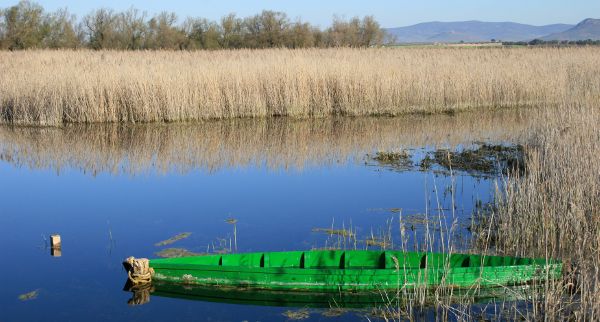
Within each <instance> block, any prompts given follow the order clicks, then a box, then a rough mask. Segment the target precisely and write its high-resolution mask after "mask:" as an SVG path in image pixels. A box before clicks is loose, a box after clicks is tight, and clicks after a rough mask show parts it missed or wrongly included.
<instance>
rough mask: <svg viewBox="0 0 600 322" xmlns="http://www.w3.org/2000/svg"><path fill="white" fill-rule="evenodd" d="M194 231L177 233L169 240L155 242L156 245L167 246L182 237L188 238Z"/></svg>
mask: <svg viewBox="0 0 600 322" xmlns="http://www.w3.org/2000/svg"><path fill="white" fill-rule="evenodd" d="M191 234H192V233H181V234H177V235H175V236H173V237H171V238H169V239H167V240H163V241H161V242H158V243H156V244H154V246H157V247H160V246H166V245H171V244H173V243H175V242H176V241H179V240H182V239H186V238H188V237H190V235H191Z"/></svg>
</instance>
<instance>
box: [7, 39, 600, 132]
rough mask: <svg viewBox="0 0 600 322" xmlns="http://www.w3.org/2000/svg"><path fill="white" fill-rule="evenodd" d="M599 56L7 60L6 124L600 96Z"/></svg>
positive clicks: (391, 111) (293, 54)
mask: <svg viewBox="0 0 600 322" xmlns="http://www.w3.org/2000/svg"><path fill="white" fill-rule="evenodd" d="M598 53H600V51H599V49H598V48H595V47H583V48H580V47H578V48H487V49H483V50H482V49H465V48H399V49H302V50H287V49H269V50H222V51H195V52H179V51H178V52H176V51H152V52H147V51H136V52H131V51H128V52H121V51H66V50H58V51H47V50H46V51H43V50H39V51H19V52H0V70H2V73H0V121H1V122H5V123H12V124H31V125H62V124H65V123H73V122H74V123H82V122H83V123H98V122H128V123H133V122H172V121H190V120H202V119H213V118H219V119H220V118H239V117H264V116H292V117H320V116H328V115H351V116H361V115H362V116H365V115H403V114H412V113H422V114H435V113H454V112H456V111H464V110H474V109H477V110H481V109H483V110H489V109H497V108H505V107H523V106H533V105H557V104H562V103H564V102H574V101H580V100H581V99H583V100H585V101H588V100H589V99H598V97H600V91H598V87H599V84H600V55H599V54H598Z"/></svg>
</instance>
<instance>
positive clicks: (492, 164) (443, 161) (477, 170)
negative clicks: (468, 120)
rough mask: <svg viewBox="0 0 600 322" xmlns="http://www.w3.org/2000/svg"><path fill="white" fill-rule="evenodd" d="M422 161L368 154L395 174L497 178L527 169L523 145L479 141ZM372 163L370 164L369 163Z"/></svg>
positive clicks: (401, 154) (391, 154)
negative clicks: (423, 173)
mask: <svg viewBox="0 0 600 322" xmlns="http://www.w3.org/2000/svg"><path fill="white" fill-rule="evenodd" d="M423 152H424V156H423V158H421V160H415V162H413V160H412V157H411V155H410V154H409V153H408V152H405V151H402V152H377V154H375V155H374V156H371V155H368V154H367V158H368V160H371V161H375V162H376V163H375V164H370V165H376V166H379V167H384V168H388V169H391V170H394V171H400V172H402V171H410V170H420V171H430V170H433V171H435V172H438V173H442V174H449V172H450V170H452V171H460V172H466V173H469V174H471V175H473V176H486V177H489V176H494V175H498V174H501V173H505V172H506V171H507V170H509V169H511V170H519V171H521V172H522V171H523V169H524V158H523V146H521V145H504V144H486V143H481V142H475V143H474V144H473V146H472V147H467V148H464V149H457V150H449V149H438V150H434V151H423ZM367 164H368V163H367Z"/></svg>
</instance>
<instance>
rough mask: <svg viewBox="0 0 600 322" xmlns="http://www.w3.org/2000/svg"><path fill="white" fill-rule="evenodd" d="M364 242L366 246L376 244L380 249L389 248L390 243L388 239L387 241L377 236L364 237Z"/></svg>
mask: <svg viewBox="0 0 600 322" xmlns="http://www.w3.org/2000/svg"><path fill="white" fill-rule="evenodd" d="M365 244H366V245H367V247H369V246H377V247H381V248H382V249H386V248H389V247H390V246H391V245H392V244H391V242H390V241H388V240H386V239H382V238H377V237H371V238H367V239H365Z"/></svg>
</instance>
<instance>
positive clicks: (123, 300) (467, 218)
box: [0, 111, 530, 322]
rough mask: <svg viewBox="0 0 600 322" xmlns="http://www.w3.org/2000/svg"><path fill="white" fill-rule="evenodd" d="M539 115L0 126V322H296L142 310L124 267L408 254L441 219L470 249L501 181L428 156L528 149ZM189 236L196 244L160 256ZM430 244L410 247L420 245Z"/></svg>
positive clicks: (172, 307) (263, 312)
mask: <svg viewBox="0 0 600 322" xmlns="http://www.w3.org/2000/svg"><path fill="white" fill-rule="evenodd" d="M529 119H530V118H529V117H528V116H527V114H526V113H525V114H523V113H522V112H516V111H509V112H502V113H488V114H486V115H481V114H468V113H467V114H460V115H457V116H424V117H417V116H414V117H405V118H326V119H316V120H290V119H285V118H278V119H269V120H264V119H256V120H233V121H212V122H205V123H195V124H188V123H182V124H159V125H156V124H155V125H152V124H150V125H114V124H113V125H94V126H67V127H64V128H34V127H10V126H0V201H1V208H0V244H1V245H2V246H3V256H2V258H3V260H2V265H0V285H1V288H0V321H2V322H5V321H38V320H44V321H81V320H85V321H106V320H115V321H137V320H144V321H165V320H169V321H198V320H206V321H280V320H285V319H286V316H284V315H283V313H285V312H286V311H288V310H296V308H289V307H270V306H259V305H241V304H229V303H214V302H203V301H191V300H184V299H173V298H165V297H159V296H151V298H150V301H149V302H148V303H146V304H144V305H138V306H130V305H128V304H127V302H128V300H129V299H130V298H131V296H132V294H131V293H130V292H125V291H124V290H123V286H124V284H125V281H126V273H125V271H124V270H123V269H122V266H121V262H122V260H123V259H124V258H126V257H128V256H132V255H133V256H136V257H156V255H155V253H157V252H159V251H161V250H163V249H165V248H170V247H177V248H185V249H187V250H189V251H192V252H199V253H203V252H222V251H227V250H228V249H230V248H233V251H235V247H236V246H237V251H238V252H247V251H248V252H249V251H284V250H309V249H314V248H331V247H339V248H347V249H350V248H355V247H356V248H359V249H364V248H365V247H367V246H366V244H365V240H366V239H369V238H373V237H374V238H375V239H378V240H379V239H384V240H389V241H390V242H392V243H394V245H398V243H399V235H400V233H399V229H400V228H399V227H400V226H399V220H400V215H401V216H402V218H403V220H405V222H406V226H407V227H408V228H410V229H411V231H412V232H413V233H412V234H414V235H415V236H418V234H419V233H420V232H421V231H422V229H423V223H424V222H426V221H424V218H435V220H434V222H436V223H437V224H436V225H437V227H438V231H440V232H441V233H444V234H447V236H451V237H452V238H453V240H454V241H455V245H456V247H457V248H458V249H464V250H468V247H469V242H468V237H469V232H468V227H469V224H470V223H471V222H472V212H473V210H474V209H475V207H476V205H478V204H479V205H481V204H485V203H486V202H488V201H489V200H490V197H491V195H492V193H493V190H494V182H495V179H496V177H497V175H490V174H489V173H488V174H482V173H478V172H477V171H463V170H461V169H454V170H452V175H450V171H449V169H445V168H444V167H443V166H440V165H433V166H432V167H428V168H423V167H420V166H419V163H420V160H422V159H423V158H424V157H425V156H426V155H428V154H429V155H431V153H433V152H434V151H437V150H438V149H440V148H446V149H449V150H450V151H461V150H464V149H468V148H469V147H473V146H474V145H475V146H477V145H481V144H483V143H481V142H485V143H488V144H502V145H511V144H515V143H519V142H520V140H522V137H523V135H525V134H526V133H527V130H528V128H530V124H529V123H528V120H529ZM381 151H387V152H403V153H407V155H408V156H409V161H410V163H411V164H414V165H413V166H405V164H404V166H399V165H398V164H388V163H385V162H379V161H377V160H375V159H374V157H375V156H377V152H381ZM440 214H442V215H443V216H441V217H443V219H439V218H441V217H440ZM425 216H427V217H425ZM436 216H437V217H436ZM231 218H234V219H236V220H237V223H236V227H235V228H236V231H237V232H236V236H235V237H236V239H237V245H234V242H233V241H232V240H233V239H234V235H233V225H232V224H230V223H227V222H226V221H227V220H228V219H231ZM453 223H456V228H454V229H452V230H451V231H450V230H448V229H446V230H445V229H444V227H446V228H447V227H449V226H452V224H453ZM440 226H442V227H441V228H440ZM332 227H333V228H334V229H348V230H352V231H353V232H355V233H356V238H355V240H346V238H343V237H341V236H339V235H331V234H328V233H326V232H322V231H315V228H332ZM431 227H434V228H432V229H435V227H436V226H435V225H432V226H431ZM317 230H318V229H317ZM181 232H191V233H192V234H191V236H190V237H188V238H186V239H183V240H180V241H177V242H176V243H174V244H172V245H168V246H163V247H157V246H155V244H156V243H157V242H159V241H162V240H165V239H168V238H169V237H172V236H174V235H176V234H178V233H181ZM53 233H59V234H60V235H61V237H62V244H63V246H62V249H61V256H60V257H53V256H51V251H50V249H49V245H48V238H49V235H51V234H53ZM418 239H419V238H418V237H417V238H414V239H411V240H410V241H409V243H410V247H419V240H418ZM438 246H439V245H438ZM388 247H397V246H392V245H390V246H388ZM436 247H437V246H436ZM370 248H371V249H378V247H377V246H371V247H370ZM30 292H34V293H30ZM27 293H30V294H29V296H25V297H21V298H19V296H20V295H23V294H27ZM368 312H369V309H368V308H367V309H366V310H362V311H353V312H343V311H342V312H338V313H339V314H341V316H334V317H328V315H336V314H329V313H331V310H327V309H310V310H309V311H308V313H309V320H334V321H335V320H348V319H354V320H364V319H365V316H366V315H367V314H368ZM339 314H337V315H339ZM371 319H373V318H371Z"/></svg>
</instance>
